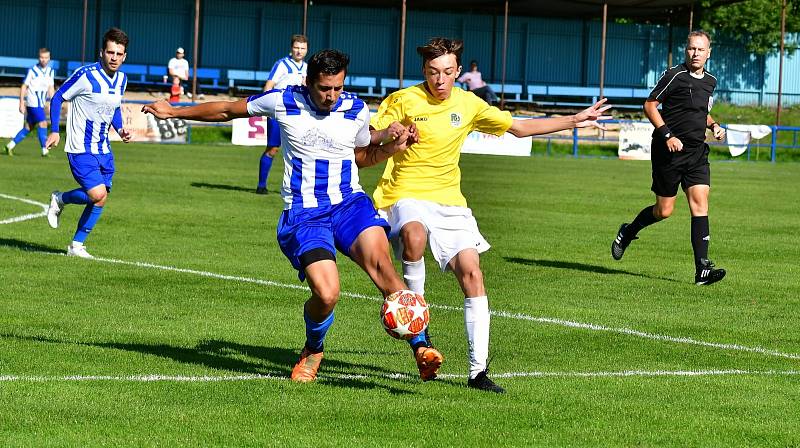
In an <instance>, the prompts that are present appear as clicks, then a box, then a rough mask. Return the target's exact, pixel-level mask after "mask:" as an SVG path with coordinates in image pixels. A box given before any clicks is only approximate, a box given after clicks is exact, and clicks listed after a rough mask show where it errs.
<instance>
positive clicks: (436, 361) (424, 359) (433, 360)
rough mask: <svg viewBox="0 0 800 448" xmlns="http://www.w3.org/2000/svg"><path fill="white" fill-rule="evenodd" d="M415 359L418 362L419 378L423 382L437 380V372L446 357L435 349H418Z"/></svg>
mask: <svg viewBox="0 0 800 448" xmlns="http://www.w3.org/2000/svg"><path fill="white" fill-rule="evenodd" d="M414 358H416V360H417V368H419V377H420V378H421V379H422V381H430V380H432V379H435V378H436V372H438V371H439V367H441V366H442V361H444V356H442V354H441V353H439V350H436V349H435V348H433V347H418V348H417V351H416V353H414Z"/></svg>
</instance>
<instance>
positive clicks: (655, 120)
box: [644, 100, 683, 152]
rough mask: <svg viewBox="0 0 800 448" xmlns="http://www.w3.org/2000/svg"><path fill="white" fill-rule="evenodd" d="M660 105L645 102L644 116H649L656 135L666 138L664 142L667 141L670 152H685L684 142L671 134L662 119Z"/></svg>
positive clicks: (655, 101) (654, 101)
mask: <svg viewBox="0 0 800 448" xmlns="http://www.w3.org/2000/svg"><path fill="white" fill-rule="evenodd" d="M659 104H660V103H659V101H658V100H647V101H645V102H644V114H645V115H647V119H648V120H650V123H652V124H653V127H654V128H656V131H658V132H656V133H657V134H660V135H661V136H662V137H664V140H666V142H667V149H668V150H669V152H677V151H683V142H682V141H680V139H679V138H678V137H675V136H674V135H672V133H671V132H669V129H668V128H667V123H666V122H665V121H664V118H663V117H661V112H659V111H658V105H659Z"/></svg>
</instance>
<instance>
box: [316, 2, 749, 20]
mask: <svg viewBox="0 0 800 448" xmlns="http://www.w3.org/2000/svg"><path fill="white" fill-rule="evenodd" d="M738 1H741V0H712V1H711V6H708V7H706V8H713V7H715V6H719V5H724V4H729V3H736V2H738ZM315 3H335V4H350V5H357V6H369V7H376V6H377V7H387V8H398V7H400V5H401V0H316V1H315ZM604 3H606V4H608V15H609V17H627V18H633V19H640V20H650V19H656V20H657V19H662V20H663V19H666V18H667V17H669V16H676V17H675V18H677V19H679V20H685V18H686V17H688V14H689V10H690V9H691V5H692V3H699V2H697V1H694V2H693V1H692V0H606V1H603V0H547V1H541V0H509V1H508V9H509V15H511V16H534V17H572V18H595V17H597V18H599V17H601V16H602V8H603V4H604ZM504 5H505V1H504V0H437V1H435V2H429V1H421V0H408V1H407V3H406V7H407V8H409V9H416V10H441V11H453V10H459V11H472V12H476V13H492V14H498V13H499V14H502V13H503V8H504ZM695 6H698V7H699V6H700V5H699V4H698V5H695Z"/></svg>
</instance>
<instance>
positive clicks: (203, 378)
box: [0, 369, 800, 383]
mask: <svg viewBox="0 0 800 448" xmlns="http://www.w3.org/2000/svg"><path fill="white" fill-rule="evenodd" d="M797 375H800V371H798V370H738V369H728V370H622V371H617V372H510V373H496V374H493V375H492V376H493V377H494V378H506V379H514V378H630V377H697V376H797ZM319 378H320V380H322V381H325V380H336V379H343V380H348V379H397V380H402V379H409V380H411V379H416V376H413V375H406V374H404V373H391V374H386V375H353V374H341V375H337V374H323V375H320V376H319ZM439 378H449V379H466V378H467V375H455V374H445V375H439ZM257 380H278V381H287V380H289V377H287V376H284V375H281V374H278V373H267V374H253V375H213V376H209V375H196V376H194V375H158V374H151V375H127V376H123V375H65V376H38V375H0V383H3V382H6V383H10V382H31V383H45V382H89V381H119V382H135V383H152V382H177V383H213V382H235V381H257Z"/></svg>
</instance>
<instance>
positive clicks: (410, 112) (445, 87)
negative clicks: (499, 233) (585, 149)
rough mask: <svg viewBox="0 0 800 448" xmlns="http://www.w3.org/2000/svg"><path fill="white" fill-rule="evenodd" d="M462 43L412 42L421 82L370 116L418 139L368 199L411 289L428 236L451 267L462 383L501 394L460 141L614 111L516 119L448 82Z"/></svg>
mask: <svg viewBox="0 0 800 448" xmlns="http://www.w3.org/2000/svg"><path fill="white" fill-rule="evenodd" d="M462 50H463V44H462V42H461V41H460V40H451V39H446V38H442V37H437V38H433V39H431V40H430V41H428V43H427V44H426V45H424V46H422V47H417V53H419V54H420V56H422V71H423V75H424V76H425V82H424V83H421V84H419V85H416V86H412V87H409V88H406V89H402V90H399V91H397V92H395V93H393V94H391V95H389V96H388V97H387V98H386V99H385V100H384V101H383V103H381V106H380V108H379V109H378V113H377V114H375V115H374V116H373V118H372V121H371V124H372V127H374V128H376V129H383V128H386V127H387V126H388V124H390V123H392V122H394V121H399V122H400V123H403V124H405V125H410V124H411V123H413V124H415V125H416V126H417V129H418V130H419V142H418V143H416V144H414V145H413V146H411V147H410V148H408V149H407V150H406V151H404V152H401V153H398V154H395V155H394V156H393V157H392V158H391V159H389V160H388V162H387V164H386V169H385V170H384V172H383V176H382V177H381V179H380V180H379V181H378V187H377V189H376V190H375V194H374V195H373V200H374V201H375V206H376V207H377V208H378V209H381V210H382V211H383V212H385V213H386V214H387V215H388V218H389V219H388V220H389V224H390V225H391V226H392V230H391V236H393V237H395V241H396V242H397V243H399V247H398V248H397V249H398V250H397V253H398V254H399V255H402V262H403V276H404V278H405V281H406V284H407V285H408V286H409V288H411V289H413V290H414V291H416V292H417V293H419V294H423V293H424V290H425V262H424V260H423V254H424V253H425V246H426V244H427V242H428V241H430V246H431V252H432V253H433V256H434V258H435V259H436V261H437V262H438V263H439V267H440V268H441V269H442V271H446V270H451V271H453V273H454V274H455V276H456V279H457V280H458V283H459V285H460V286H461V290H462V291H463V292H464V297H465V298H464V321H465V326H466V333H467V342H468V346H469V364H470V371H469V380H468V381H467V385H468V386H469V387H473V388H476V389H481V390H487V391H492V392H498V393H502V392H504V390H503V388H501V387H500V386H498V385H496V384H495V383H494V382H493V381H492V380H491V379H489V377H488V376H487V359H488V356H489V302H488V299H487V296H486V288H485V287H484V284H483V273H482V272H481V270H480V258H479V255H478V254H479V253H481V252H485V251H486V250H488V249H489V243H487V242H486V240H485V239H484V238H483V236H482V235H481V234H480V232H479V231H478V224H477V222H476V221H475V218H474V217H473V216H472V211H471V210H470V209H469V208H468V207H467V201H466V199H465V198H464V195H462V194H461V170H460V169H459V167H458V162H459V158H460V155H461V146H462V144H463V143H464V139H465V138H466V137H467V135H468V134H469V133H470V132H472V131H480V132H485V133H488V134H494V135H502V134H503V133H505V132H510V133H511V134H513V135H515V136H517V137H526V136H529V135H538V134H547V133H550V132H555V131H560V130H564V129H572V128H575V127H587V126H597V127H600V128H602V125H600V124H598V120H604V119H609V118H611V117H609V116H604V115H603V112H605V111H606V110H607V109H608V108H609V107H610V106H604V105H603V103H605V99H602V100H600V101H598V102H597V103H596V104H594V105H593V106H592V107H590V108H588V109H586V110H584V111H582V112H580V113H578V114H576V115H571V116H567V117H559V118H543V119H535V120H516V119H513V118H512V117H511V114H510V113H509V112H506V111H501V110H500V109H498V108H496V107H494V106H490V105H489V104H487V103H486V102H485V101H483V100H482V99H480V98H478V97H477V96H475V95H474V94H472V93H471V92H466V91H464V90H462V89H460V88H458V87H454V86H453V84H454V83H455V80H456V78H458V76H459V75H460V73H461V52H462ZM410 343H411V346H412V349H413V350H415V351H417V350H419V349H420V348H421V347H430V346H431V343H430V339H429V337H428V335H427V334H423V335H420V336H419V337H417V338H415V339H412V340H411V341H410Z"/></svg>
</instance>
